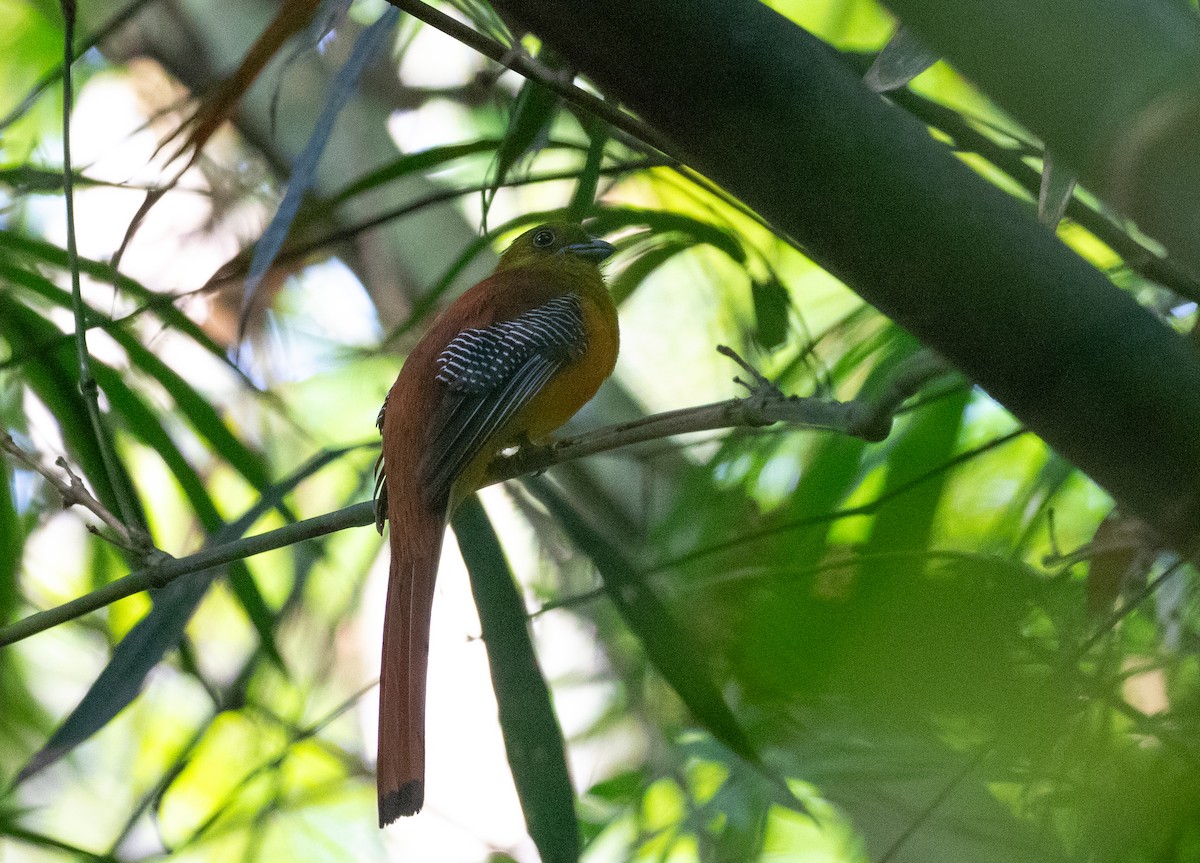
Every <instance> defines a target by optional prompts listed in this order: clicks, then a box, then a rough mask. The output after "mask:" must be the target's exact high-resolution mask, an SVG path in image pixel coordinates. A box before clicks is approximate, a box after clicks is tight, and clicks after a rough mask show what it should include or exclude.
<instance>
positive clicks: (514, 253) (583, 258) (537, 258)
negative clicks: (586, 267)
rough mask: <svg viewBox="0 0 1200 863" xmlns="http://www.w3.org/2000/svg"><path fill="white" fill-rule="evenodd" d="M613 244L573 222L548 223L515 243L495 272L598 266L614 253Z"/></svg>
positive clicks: (501, 257)
mask: <svg viewBox="0 0 1200 863" xmlns="http://www.w3.org/2000/svg"><path fill="white" fill-rule="evenodd" d="M615 251H616V249H614V248H613V247H612V245H611V244H609V243H606V242H604V240H599V239H597V238H595V237H593V236H592V235H591V234H589V233H588V232H587V231H585V230H584V229H583V227H582V226H580V225H576V224H573V223H571V222H547V223H546V224H544V225H538V226H537V227H536V228H531V229H530V230H528V231H526V232H525V233H523V234H521V236H519V237H517V238H516V239H515V240H513V241H512V245H510V246H509V247H508V248H507V249H506V250H505V251H504V254H503V255H501V256H500V263H499V264H498V265H497V266H496V270H497V271H500V270H508V269H512V268H513V267H523V266H530V265H538V264H544V263H550V262H552V261H562V262H563V263H568V262H569V263H570V264H577V263H580V262H587V263H590V264H591V265H593V266H595V265H596V264H599V263H600V262H601V261H603V260H604V259H605V258H607V257H608V256H609V255H611V254H612V253H613V252H615Z"/></svg>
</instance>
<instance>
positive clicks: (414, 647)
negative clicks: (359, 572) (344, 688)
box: [376, 497, 446, 827]
mask: <svg viewBox="0 0 1200 863" xmlns="http://www.w3.org/2000/svg"><path fill="white" fill-rule="evenodd" d="M397 504H400V505H397ZM390 509H391V512H389V514H388V520H389V521H390V522H391V531H392V534H391V552H392V562H391V571H390V573H389V576H388V592H387V605H386V607H385V610H384V619H383V656H382V659H381V662H380V669H381V670H380V676H379V756H378V762H377V764H376V778H377V783H378V790H379V826H380V827H383V826H384V825H387V824H390V823H391V822H393V821H395V820H396V819H397V818H399V817H400V816H402V815H415V814H416V813H417V812H418V811H420V809H421V806H422V804H423V803H424V802H425V685H426V675H427V670H428V666H429V622H430V617H431V615H432V612H433V588H434V583H435V581H436V579H437V568H438V560H439V558H440V557H441V551H442V536H443V534H444V533H445V528H446V519H445V515H444V514H443V513H440V512H436V511H433V510H430V509H428V508H426V507H416V506H407V507H406V506H403V505H402V503H401V501H397V500H396V499H395V498H394V497H393V503H392V507H390ZM398 510H400V511H398Z"/></svg>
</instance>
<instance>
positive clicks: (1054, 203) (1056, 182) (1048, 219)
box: [1038, 151, 1077, 231]
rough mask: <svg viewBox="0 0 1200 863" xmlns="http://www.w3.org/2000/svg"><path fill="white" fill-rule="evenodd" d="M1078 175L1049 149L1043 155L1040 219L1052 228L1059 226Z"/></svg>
mask: <svg viewBox="0 0 1200 863" xmlns="http://www.w3.org/2000/svg"><path fill="white" fill-rule="evenodd" d="M1076 180H1077V178H1076V176H1075V175H1074V174H1073V173H1071V172H1070V171H1068V170H1067V169H1066V168H1064V167H1062V166H1061V165H1059V164H1057V163H1056V162H1055V160H1054V157H1053V156H1051V155H1050V153H1049V151H1047V152H1046V153H1044V154H1043V155H1042V185H1041V187H1040V188H1039V189H1038V221H1040V222H1041V223H1042V224H1043V225H1045V226H1046V227H1047V228H1049V229H1050V230H1052V231H1053V230H1054V229H1055V228H1057V227H1058V223H1059V222H1061V221H1062V217H1063V214H1064V213H1065V212H1066V211H1067V204H1069V203H1071V195H1072V194H1073V193H1074V192H1075V182H1076Z"/></svg>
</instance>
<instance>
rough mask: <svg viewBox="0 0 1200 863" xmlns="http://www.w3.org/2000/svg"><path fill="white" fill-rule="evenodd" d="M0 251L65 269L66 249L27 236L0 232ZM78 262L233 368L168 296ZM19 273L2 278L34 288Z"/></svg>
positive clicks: (100, 323) (99, 323)
mask: <svg viewBox="0 0 1200 863" xmlns="http://www.w3.org/2000/svg"><path fill="white" fill-rule="evenodd" d="M0 249H3V250H5V251H8V252H11V253H13V254H14V255H16V256H20V257H28V258H32V259H33V260H34V261H36V262H39V263H42V264H49V265H50V266H52V267H55V268H57V269H61V270H66V269H68V262H67V252H66V250H65V249H63V248H61V247H59V246H56V245H54V244H53V243H47V242H45V241H44V240H38V239H34V238H31V237H27V236H24V235H22V234H18V233H16V232H14V231H0ZM78 261H79V271H80V273H83V274H85V275H88V276H91V277H92V278H94V279H97V280H98V281H101V282H106V283H110V284H115V285H116V287H117V288H119V289H120V290H121V291H123V292H125V293H127V294H129V295H130V296H131V297H135V298H137V299H138V300H140V301H142V303H143V304H144V306H145V307H148V308H151V309H153V310H154V314H155V315H156V316H157V317H158V318H159V319H160V320H162V322H163V323H164V324H166V325H167V326H168V327H170V328H171V329H173V330H176V331H178V332H180V333H182V334H183V335H185V336H187V337H188V338H190V339H191V340H192V341H194V342H195V343H196V344H198V345H200V346H201V347H203V348H204V349H205V350H207V351H208V352H209V353H210V354H212V355H213V356H215V357H218V358H219V359H220V360H221V361H222V362H223V363H225V364H226V365H231V366H232V363H230V361H229V358H228V357H227V356H226V354H225V348H224V347H222V346H221V345H219V344H217V343H216V342H214V341H213V340H212V338H211V337H209V335H208V334H207V333H205V332H204V330H202V329H201V328H200V327H199V326H198V325H197V324H196V322H195V321H193V320H192V319H191V318H189V317H188V316H187V315H185V314H184V313H183V312H181V311H179V309H177V308H176V307H175V306H174V304H173V298H172V297H171V296H169V295H165V294H160V293H158V292H156V291H152V290H150V289H149V288H147V287H146V286H145V285H142V284H141V283H140V282H137V281H135V280H134V279H131V278H129V277H128V276H125V275H121V274H118V273H115V272H114V271H113V268H112V267H111V266H110V265H109V264H105V263H101V262H99V261H93V260H89V259H87V258H79V259H78ZM22 272H27V271H22V270H20V268H11V265H10V268H9V269H6V270H5V274H6V275H5V277H6V278H10V279H11V280H13V281H16V282H17V283H18V284H22V285H25V286H26V287H34V286H33V285H28V284H26V282H25V281H23V280H22V276H21V273H22ZM35 290H36V288H35ZM47 298H48V299H51V300H52V302H56V303H57V302H58V300H56V299H53V298H51V297H47ZM88 326H89V328H90V327H104V328H107V327H110V326H111V323H110V322H109V321H108V320H107V319H106V318H103V317H98V318H97V320H95V321H91V322H89V323H88ZM73 338H74V336H72V335H71V334H63V333H62V332H61V331H59V332H58V335H57V339H58V340H60V341H71V340H72V339H73Z"/></svg>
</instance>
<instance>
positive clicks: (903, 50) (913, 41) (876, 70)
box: [863, 24, 938, 93]
mask: <svg viewBox="0 0 1200 863" xmlns="http://www.w3.org/2000/svg"><path fill="white" fill-rule="evenodd" d="M937 61H938V54H937V52H935V51H933V50H931V49H930V48H929V47H927V46H926V45H925V43H924V42H922V41H921V39H920V38H919V37H918V36H917V34H916V33H914V32H913V31H912V30H910V29H908V28H907V27H905V26H904V25H903V24H901V25H900V26H899V27H897V28H896V32H895V33H893V34H892V38H891V39H889V40H888V43H887V44H886V45H884V46H883V50H882V51H880V52H879V56H878V57H876V58H875V62H874V63H872V64H871V68H870V69H868V70H867V74H866V75H864V76H863V83H864V84H866V85H867V87H869V88H870V89H872V90H874V91H875V92H876V93H886V92H887V91H889V90H898V89H900V88H901V87H903V86H904V85H906V84H907V83H908V82H909V81H911V80H912V79H913V78H915V77H917V76H918V75H920V74H921V73H922V72H924V71H925V70H926V69H928V68H929V67H930V66H932V65H933V64H934V63H936V62H937Z"/></svg>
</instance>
